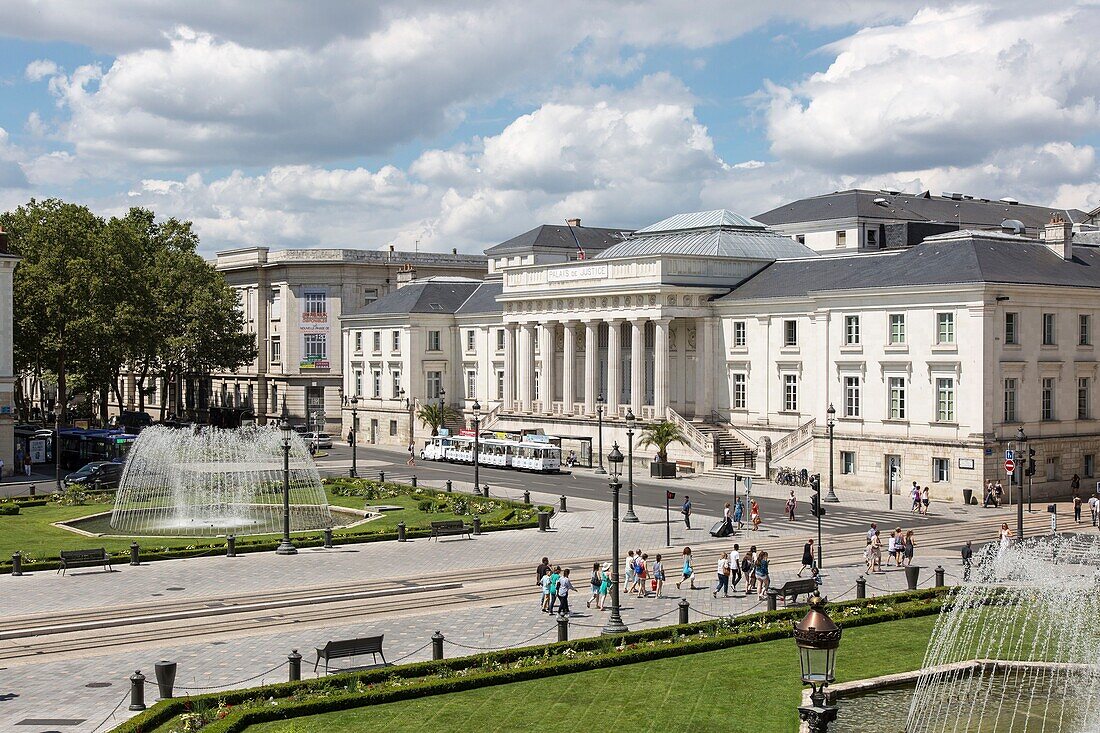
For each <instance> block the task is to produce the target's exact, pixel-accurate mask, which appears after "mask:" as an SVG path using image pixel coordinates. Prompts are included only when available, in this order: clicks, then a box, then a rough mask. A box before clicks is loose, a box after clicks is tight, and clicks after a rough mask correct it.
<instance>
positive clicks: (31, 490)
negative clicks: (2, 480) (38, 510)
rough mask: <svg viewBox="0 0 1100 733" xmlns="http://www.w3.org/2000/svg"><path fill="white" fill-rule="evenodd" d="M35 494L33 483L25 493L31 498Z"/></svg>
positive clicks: (36, 492)
mask: <svg viewBox="0 0 1100 733" xmlns="http://www.w3.org/2000/svg"><path fill="white" fill-rule="evenodd" d="M37 494H38V491H37V490H36V489H35V488H34V484H31V487H30V488H29V489H27V495H28V496H30V497H31V498H32V499H33V498H34V497H35V496H36V495H37Z"/></svg>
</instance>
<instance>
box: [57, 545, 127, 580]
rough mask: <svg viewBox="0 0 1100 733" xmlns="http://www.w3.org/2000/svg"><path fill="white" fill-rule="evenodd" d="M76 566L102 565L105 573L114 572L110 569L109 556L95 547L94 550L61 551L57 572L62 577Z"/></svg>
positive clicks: (101, 549) (103, 550) (100, 548)
mask: <svg viewBox="0 0 1100 733" xmlns="http://www.w3.org/2000/svg"><path fill="white" fill-rule="evenodd" d="M78 565H102V566H103V569H104V570H106V571H107V572H112V571H113V570H114V568H112V567H111V556H110V555H108V554H107V551H106V550H105V549H103V548H102V547H97V548H96V549H94V550H62V551H61V567H59V568H58V569H57V572H59V573H61V574H62V575H64V574H65V571H66V570H68V569H69V568H71V567H76V566H78Z"/></svg>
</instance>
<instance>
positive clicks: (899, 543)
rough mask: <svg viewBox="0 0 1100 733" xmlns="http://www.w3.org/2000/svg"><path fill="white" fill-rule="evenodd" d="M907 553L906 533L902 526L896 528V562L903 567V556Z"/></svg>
mask: <svg viewBox="0 0 1100 733" xmlns="http://www.w3.org/2000/svg"><path fill="white" fill-rule="evenodd" d="M904 553H905V535H904V534H902V531H901V527H895V528H894V564H895V565H897V566H898V567H899V568H900V567H901V560H902V556H903V555H904Z"/></svg>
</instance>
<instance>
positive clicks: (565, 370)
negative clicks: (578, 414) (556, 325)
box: [561, 321, 577, 415]
mask: <svg viewBox="0 0 1100 733" xmlns="http://www.w3.org/2000/svg"><path fill="white" fill-rule="evenodd" d="M561 325H562V330H564V331H565V343H564V345H563V349H562V360H561V401H562V403H563V404H562V412H564V413H565V414H566V415H572V414H573V403H574V402H576V401H577V396H576V394H574V392H573V389H574V385H576V383H577V377H576V375H575V374H574V373H573V370H574V368H575V367H576V364H577V332H576V325H577V324H575V323H573V322H572V321H566V322H565V323H563V324H561Z"/></svg>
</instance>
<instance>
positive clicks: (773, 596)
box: [768, 588, 779, 611]
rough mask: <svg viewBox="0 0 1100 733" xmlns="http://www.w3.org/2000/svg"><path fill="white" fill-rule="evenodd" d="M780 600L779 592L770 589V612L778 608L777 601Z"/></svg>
mask: <svg viewBox="0 0 1100 733" xmlns="http://www.w3.org/2000/svg"><path fill="white" fill-rule="evenodd" d="M777 598H779V591H777V590H776V589H775V588H768V610H769V611H774V610H775V609H776V608H778V606H777V605H776V599H777Z"/></svg>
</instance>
